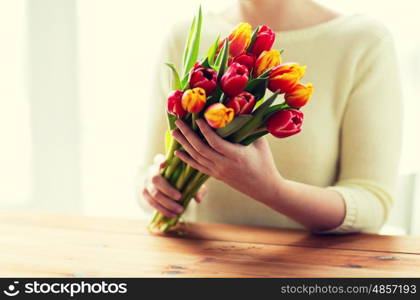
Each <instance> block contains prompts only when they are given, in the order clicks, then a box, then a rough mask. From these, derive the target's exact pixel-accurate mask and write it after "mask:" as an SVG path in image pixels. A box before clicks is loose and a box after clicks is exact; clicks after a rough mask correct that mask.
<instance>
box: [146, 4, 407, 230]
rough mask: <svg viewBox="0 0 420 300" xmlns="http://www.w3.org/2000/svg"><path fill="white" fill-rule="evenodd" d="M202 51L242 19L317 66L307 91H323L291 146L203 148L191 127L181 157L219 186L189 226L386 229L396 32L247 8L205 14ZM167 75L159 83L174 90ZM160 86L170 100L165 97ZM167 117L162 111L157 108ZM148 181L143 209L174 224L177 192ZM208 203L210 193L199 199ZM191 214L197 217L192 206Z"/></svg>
mask: <svg viewBox="0 0 420 300" xmlns="http://www.w3.org/2000/svg"><path fill="white" fill-rule="evenodd" d="M205 20H206V23H205V24H204V34H205V35H204V36H203V37H202V48H203V49H206V48H208V47H209V46H210V44H211V42H212V40H213V39H214V37H215V36H216V35H217V34H218V33H220V32H221V33H223V34H225V35H228V33H229V32H230V30H231V29H232V28H233V27H234V26H235V25H236V24H237V23H239V22H248V23H250V24H251V25H252V26H253V27H255V26H257V25H259V24H265V25H267V26H269V27H271V28H272V29H273V30H274V31H275V32H276V33H277V34H276V35H277V36H276V44H275V45H274V46H273V47H274V48H284V49H285V53H284V55H283V61H297V62H299V63H302V64H305V65H307V66H308V71H307V73H306V75H305V81H306V82H313V84H314V86H315V88H316V90H315V94H314V96H313V97H312V100H311V102H310V103H309V104H308V105H307V106H305V107H304V108H303V112H304V114H305V121H304V129H303V131H302V132H301V133H300V134H298V135H296V136H293V137H290V138H288V139H284V140H275V139H274V138H271V137H268V138H267V139H260V140H259V141H257V142H256V143H254V144H253V145H251V146H248V147H244V146H240V145H236V144H230V143H228V142H226V141H224V140H222V139H220V138H219V137H217V136H216V135H214V134H212V132H211V131H210V128H209V127H208V126H206V124H205V123H204V122H199V123H198V125H199V127H200V130H201V131H202V132H203V134H206V133H207V136H209V139H210V140H211V141H209V144H210V145H206V144H204V143H202V142H200V141H199V140H198V139H197V137H196V136H195V134H194V133H193V132H191V130H189V128H188V127H187V126H186V125H185V124H183V123H182V122H178V124H177V125H178V127H179V130H176V131H174V132H172V134H173V136H174V137H175V138H176V139H177V140H178V141H179V142H180V143H181V144H182V145H183V146H184V148H185V149H186V152H178V153H177V155H178V156H179V157H180V158H181V159H182V160H183V161H185V162H187V163H190V164H192V165H193V167H195V168H199V169H200V170H201V171H203V172H204V173H207V174H209V175H211V176H212V177H214V179H212V180H211V181H209V183H208V193H207V195H206V200H205V201H203V203H202V204H201V205H200V206H201V207H200V208H199V209H194V208H191V211H190V212H189V213H188V214H187V219H190V220H196V221H203V222H225V223H236V224H252V225H266V226H277V227H283V228H303V227H306V228H307V229H309V230H311V231H313V232H323V233H349V232H360V231H364V232H377V231H378V230H379V229H380V228H381V226H382V225H383V223H384V222H385V220H386V218H387V215H388V214H389V212H390V209H391V206H392V203H393V190H394V186H395V183H396V173H397V168H398V162H399V153H400V124H401V113H400V101H401V93H400V86H399V78H398V70H397V63H396V59H395V53H394V47H393V42H392V39H391V37H390V34H389V33H388V31H387V30H386V29H384V28H383V27H382V26H381V25H379V24H377V23H375V22H373V21H371V20H369V19H367V18H365V17H363V16H359V15H351V16H349V15H339V14H337V13H335V12H333V11H331V10H329V9H327V8H325V7H323V6H321V5H319V4H317V3H315V2H313V1H310V0H247V1H239V2H238V3H237V4H235V7H233V8H230V9H229V10H227V11H226V12H225V13H222V14H220V15H212V14H209V15H207V16H205ZM185 32H186V28H185V27H184V26H179V27H177V29H176V30H175V32H173V33H172V35H171V37H170V38H169V40H168V45H166V46H165V47H164V49H165V50H167V51H168V54H167V58H168V60H169V61H175V62H176V63H178V65H179V62H180V59H181V53H182V49H183V43H184V35H185ZM167 82H168V79H167V78H164V79H163V81H161V83H162V84H167ZM160 86H161V91H162V93H163V94H162V98H164V97H165V96H164V95H166V94H167V92H168V88H167V87H166V88H165V87H163V86H162V85H160ZM154 107H158V108H159V109H162V107H163V105H154ZM153 115H154V116H159V117H162V119H159V120H156V123H155V127H154V128H153V129H152V132H153V135H154V138H153V142H154V143H153V144H154V146H153V147H151V148H150V153H154V154H155V153H159V152H160V153H162V151H163V150H162V148H163V143H162V140H161V139H160V138H156V137H161V136H163V133H164V130H165V121H164V120H163V116H164V112H163V111H157V112H154V114H153ZM157 169H158V168H155V169H154V173H152V174H150V175H149V176H148V178H147V179H146V185H145V187H144V188H143V189H142V192H141V193H142V196H143V197H142V199H143V200H142V201H143V202H144V203H148V204H149V205H150V206H152V207H154V208H155V209H158V210H159V211H160V212H162V213H163V214H165V215H167V216H171V217H173V216H175V215H176V214H178V213H180V212H181V211H182V207H181V205H180V204H179V203H177V200H178V199H179V197H180V194H179V192H177V191H176V190H175V189H173V188H172V187H171V186H170V185H169V184H167V182H166V181H165V180H164V179H163V178H162V177H161V176H160V175H159V173H158V170H157ZM199 194H200V196H201V197H200V196H198V197H197V198H199V199H198V200H200V198H202V194H203V192H201V193H199ZM189 210H190V209H189Z"/></svg>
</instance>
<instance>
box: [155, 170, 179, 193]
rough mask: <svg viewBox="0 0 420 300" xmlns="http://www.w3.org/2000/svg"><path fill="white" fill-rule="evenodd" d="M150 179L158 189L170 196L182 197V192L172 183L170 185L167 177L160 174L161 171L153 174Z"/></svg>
mask: <svg viewBox="0 0 420 300" xmlns="http://www.w3.org/2000/svg"><path fill="white" fill-rule="evenodd" d="M150 180H151V182H152V183H153V185H154V186H155V188H156V189H158V190H159V191H160V192H162V193H163V194H165V195H166V196H168V197H169V198H172V199H174V200H180V199H181V193H180V192H179V191H178V190H177V189H176V188H174V187H173V186H172V185H170V184H169V182H168V181H167V180H166V179H165V178H163V177H162V175H160V174H159V173H158V174H155V175H153V176H152V178H151V179H150Z"/></svg>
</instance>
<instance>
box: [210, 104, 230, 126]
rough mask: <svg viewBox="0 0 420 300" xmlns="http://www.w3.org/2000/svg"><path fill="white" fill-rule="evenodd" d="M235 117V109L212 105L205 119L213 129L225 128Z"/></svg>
mask: <svg viewBox="0 0 420 300" xmlns="http://www.w3.org/2000/svg"><path fill="white" fill-rule="evenodd" d="M234 116H235V112H234V110H233V108H229V107H226V106H224V105H223V104H222V103H215V104H212V105H210V106H209V107H208V108H207V109H206V112H205V113H204V118H205V119H206V121H207V123H208V124H209V125H210V126H211V127H213V128H223V127H225V126H226V125H227V124H229V123H230V122H231V121H232V120H233V117H234Z"/></svg>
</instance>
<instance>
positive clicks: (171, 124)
mask: <svg viewBox="0 0 420 300" xmlns="http://www.w3.org/2000/svg"><path fill="white" fill-rule="evenodd" d="M167 118H168V128H169V130H174V129H175V127H176V125H175V121H176V119H177V117H176V116H174V115H172V114H170V113H167Z"/></svg>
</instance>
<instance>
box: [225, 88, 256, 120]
mask: <svg viewBox="0 0 420 300" xmlns="http://www.w3.org/2000/svg"><path fill="white" fill-rule="evenodd" d="M226 106H227V107H230V108H233V110H234V111H235V116H236V115H244V114H250V113H251V112H252V110H253V109H254V106H255V97H254V95H252V94H250V93H248V92H242V93H240V94H239V95H237V96H235V97H233V98H230V99H229V100H228V101H227V103H226Z"/></svg>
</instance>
